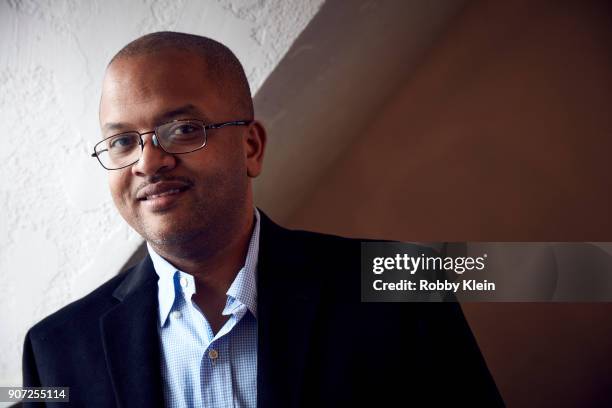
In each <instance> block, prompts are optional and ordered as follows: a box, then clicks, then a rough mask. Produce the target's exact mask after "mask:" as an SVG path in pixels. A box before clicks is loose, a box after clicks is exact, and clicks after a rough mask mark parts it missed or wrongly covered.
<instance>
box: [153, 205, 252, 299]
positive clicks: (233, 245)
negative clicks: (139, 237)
mask: <svg viewBox="0 0 612 408" xmlns="http://www.w3.org/2000/svg"><path fill="white" fill-rule="evenodd" d="M254 226H255V222H254V217H253V213H252V211H251V212H248V215H247V216H245V217H243V219H242V220H240V222H237V223H236V227H237V228H235V229H234V228H232V229H233V231H234V234H232V235H231V237H230V238H229V239H228V240H226V241H225V244H224V245H222V246H219V247H216V248H214V249H212V250H211V248H208V250H206V249H204V248H203V247H202V246H200V247H199V248H197V246H196V247H194V248H191V250H186V248H185V247H183V248H180V249H179V248H170V247H167V246H158V245H155V244H152V243H150V244H151V246H152V247H153V249H154V250H155V252H157V253H158V254H159V255H160V256H162V257H163V258H164V259H166V260H167V261H168V262H169V263H171V264H172V265H173V266H174V267H176V268H177V269H179V270H181V271H183V272H186V273H188V274H190V275H193V276H194V278H195V281H196V288H197V291H198V292H200V293H202V294H203V293H208V294H209V295H212V296H225V293H226V292H227V290H228V289H229V286H230V285H231V284H232V282H233V281H234V279H235V278H236V275H237V274H238V271H239V270H240V269H241V268H242V266H243V265H244V260H245V258H246V255H247V251H248V248H249V242H250V239H251V235H252V232H253V228H254ZM194 242H198V240H194ZM203 245H206V244H203Z"/></svg>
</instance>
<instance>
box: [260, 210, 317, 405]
mask: <svg viewBox="0 0 612 408" xmlns="http://www.w3.org/2000/svg"><path fill="white" fill-rule="evenodd" d="M260 214H261V238H260V246H259V259H258V265H257V325H258V354H257V406H258V407H290V406H298V405H302V403H301V401H302V400H303V398H304V393H305V392H307V390H306V389H305V385H306V383H307V380H308V379H307V366H308V363H309V361H308V357H309V350H310V349H311V340H312V339H311V333H312V326H313V324H314V322H315V321H316V317H317V313H318V311H319V288H317V287H315V286H313V284H312V281H313V279H306V278H307V277H308V274H310V273H313V271H308V270H304V266H303V265H304V264H305V263H306V262H302V260H304V261H305V259H303V257H304V255H305V254H304V253H303V252H304V249H303V248H301V247H300V245H299V244H297V245H296V243H295V242H294V243H293V245H292V242H291V233H290V232H289V231H288V230H285V229H283V228H281V227H279V226H278V225H276V224H274V223H273V222H272V221H271V220H270V219H269V218H268V217H267V216H266V215H265V214H263V212H261V210H260Z"/></svg>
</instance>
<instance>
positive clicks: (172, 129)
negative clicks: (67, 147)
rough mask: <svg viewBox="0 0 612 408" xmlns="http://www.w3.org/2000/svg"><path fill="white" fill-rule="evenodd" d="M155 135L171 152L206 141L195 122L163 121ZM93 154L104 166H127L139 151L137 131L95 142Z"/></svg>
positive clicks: (135, 158) (199, 123) (140, 149)
mask: <svg viewBox="0 0 612 408" xmlns="http://www.w3.org/2000/svg"><path fill="white" fill-rule="evenodd" d="M156 137H157V141H158V142H159V144H160V145H161V147H162V148H163V149H164V150H165V151H166V152H168V153H171V154H180V153H189V152H192V151H194V150H197V149H199V148H201V147H204V145H205V144H206V130H205V128H204V124H203V123H201V122H198V121H189V120H186V121H174V122H169V123H165V124H163V125H161V126H159V127H157V129H156ZM96 154H97V156H98V159H99V160H100V162H101V163H102V164H103V165H104V167H106V168H107V169H117V168H121V167H125V166H128V165H130V164H132V163H134V162H136V161H138V159H140V156H141V154H142V148H141V146H140V134H138V133H137V132H127V133H121V134H118V135H115V136H111V137H109V138H107V139H104V140H103V141H102V142H101V143H99V144H98V145H96Z"/></svg>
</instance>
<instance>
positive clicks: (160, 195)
mask: <svg viewBox="0 0 612 408" xmlns="http://www.w3.org/2000/svg"><path fill="white" fill-rule="evenodd" d="M185 190H187V189H186V188H185V189H180V188H173V189H172V190H168V191H164V192H163V193H159V194H151V195H148V196H145V197H144V198H142V199H141V200H142V201H147V200H153V199H156V198H159V197H165V196H169V195H173V194H178V193H180V192H183V191H185Z"/></svg>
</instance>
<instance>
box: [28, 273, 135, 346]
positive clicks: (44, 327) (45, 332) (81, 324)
mask: <svg viewBox="0 0 612 408" xmlns="http://www.w3.org/2000/svg"><path fill="white" fill-rule="evenodd" d="M133 269H134V268H130V269H128V270H126V271H124V272H122V273H120V274H118V275H116V276H114V277H112V278H111V279H109V280H107V281H106V282H104V283H103V284H102V285H100V286H98V287H97V288H96V289H94V290H93V291H91V292H90V293H89V294H87V295H85V296H83V297H82V298H80V299H78V300H75V301H73V302H71V303H69V304H68V305H66V306H64V307H62V308H61V309H59V310H57V311H56V312H54V313H52V314H50V315H49V316H47V317H45V318H44V319H42V320H41V321H39V322H38V323H36V324H35V325H33V326H32V327H31V328H30V330H29V332H28V335H29V336H30V337H33V338H37V339H45V338H47V337H53V336H56V335H62V334H65V333H70V332H74V331H83V330H85V329H86V328H87V325H88V323H93V324H95V325H97V324H98V322H97V320H98V319H97V318H98V317H100V316H102V315H103V314H104V313H105V312H106V311H107V310H109V309H110V308H112V307H113V306H114V305H115V304H116V303H117V299H115V298H114V297H113V292H114V291H115V290H116V289H117V287H119V286H120V285H121V283H122V282H123V281H124V280H125V278H126V277H127V276H129V275H130V273H132V272H133Z"/></svg>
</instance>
